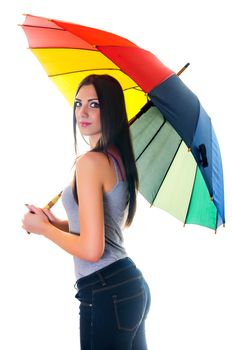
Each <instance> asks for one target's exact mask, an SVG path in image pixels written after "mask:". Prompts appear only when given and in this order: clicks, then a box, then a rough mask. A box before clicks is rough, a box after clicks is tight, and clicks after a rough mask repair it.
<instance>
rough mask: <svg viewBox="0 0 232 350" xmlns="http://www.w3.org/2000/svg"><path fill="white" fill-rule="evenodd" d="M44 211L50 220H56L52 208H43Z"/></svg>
mask: <svg viewBox="0 0 232 350" xmlns="http://www.w3.org/2000/svg"><path fill="white" fill-rule="evenodd" d="M43 212H44V214H45V215H46V216H47V217H48V219H49V220H50V221H52V220H54V215H53V213H52V212H51V211H50V209H45V208H44V209H43Z"/></svg>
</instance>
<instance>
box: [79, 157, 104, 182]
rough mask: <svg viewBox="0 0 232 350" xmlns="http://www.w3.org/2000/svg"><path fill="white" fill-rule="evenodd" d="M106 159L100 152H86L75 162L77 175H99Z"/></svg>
mask: <svg viewBox="0 0 232 350" xmlns="http://www.w3.org/2000/svg"><path fill="white" fill-rule="evenodd" d="M106 160H107V158H106V156H105V155H104V154H103V153H101V152H87V153H85V154H83V155H82V156H81V157H79V158H78V159H77V161H76V171H77V174H78V173H79V174H87V173H88V174H89V173H91V174H94V176H96V175H99V176H100V175H101V174H102V172H103V171H102V169H104V167H105V162H106Z"/></svg>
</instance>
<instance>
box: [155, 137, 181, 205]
mask: <svg viewBox="0 0 232 350" xmlns="http://www.w3.org/2000/svg"><path fill="white" fill-rule="evenodd" d="M182 142H183V140H181V141H180V143H179V146H178V147H177V149H176V152H175V154H174V156H173V158H172V161H171V162H170V164H169V167H168V169H167V171H166V173H165V175H164V177H163V180H162V181H161V183H160V185H159V188H158V191H156V194H155V196H154V198H153V199H152V201H151V206H152V205H153V203H154V201H155V199H156V196H157V194H158V193H159V190H160V188H161V186H162V185H163V182H164V180H165V178H166V176H167V174H168V172H169V169H170V168H171V166H172V163H173V162H174V159H175V157H176V155H177V152H178V150H179V148H180V146H181V144H182Z"/></svg>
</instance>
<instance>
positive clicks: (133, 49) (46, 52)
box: [22, 15, 225, 229]
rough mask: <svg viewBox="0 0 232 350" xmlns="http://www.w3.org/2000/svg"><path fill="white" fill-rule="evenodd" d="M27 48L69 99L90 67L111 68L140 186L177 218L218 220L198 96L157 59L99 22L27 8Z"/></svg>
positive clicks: (215, 173) (213, 224)
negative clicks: (92, 25)
mask: <svg viewBox="0 0 232 350" xmlns="http://www.w3.org/2000/svg"><path fill="white" fill-rule="evenodd" d="M22 27H23V29H24V31H25V33H26V36H27V39H28V42H29V47H30V48H31V50H32V52H33V53H34V54H35V55H36V57H37V58H38V60H39V61H40V63H41V64H42V66H43V67H44V69H45V70H46V72H47V74H48V76H49V78H50V79H51V80H52V81H53V82H54V83H55V84H56V86H57V87H58V88H59V89H60V91H61V92H62V94H63V95H64V96H65V97H66V98H67V100H68V101H69V103H70V104H73V101H74V96H75V92H76V89H77V86H78V84H79V82H80V81H81V80H82V79H83V78H84V77H85V76H87V75H89V74H110V75H112V76H113V77H115V78H116V79H117V80H118V81H119V82H120V84H121V86H122V88H123V91H124V95H125V101H126V108H127V112H128V118H129V122H130V124H131V126H130V129H131V134H132V141H133V146H134V152H135V157H136V162H137V167H138V173H139V179H140V187H139V191H140V192H141V193H142V195H143V196H144V197H145V198H146V199H147V200H148V201H149V203H150V204H151V205H155V206H157V207H160V208H162V209H164V210H166V211H168V212H169V213H171V214H172V215H174V216H175V217H177V218H178V219H180V220H181V221H183V222H184V223H193V224H199V225H202V226H206V227H210V228H213V229H216V228H217V227H218V226H220V225H221V224H222V223H225V216H224V185H223V171H222V162H221V156H220V150H219V146H218V143H217V138H216V136H215V133H214V130H213V127H212V124H211V120H210V118H209V116H208V115H207V113H206V112H205V110H204V109H203V107H202V106H201V104H200V102H199V100H198V98H197V96H196V95H195V94H193V93H192V92H191V91H190V90H189V89H188V87H187V86H186V85H185V84H184V83H183V82H182V81H181V80H180V78H179V77H178V76H177V75H176V74H175V73H174V72H173V71H172V70H170V69H169V68H167V67H166V66H165V65H163V64H162V63H161V62H160V61H159V60H158V58H157V57H156V56H155V55H153V54H152V53H150V52H149V51H146V50H144V49H142V48H140V47H138V46H137V45H135V44H134V43H132V42H131V41H129V40H127V39H125V38H122V37H120V36H117V35H115V34H112V33H109V32H105V31H102V30H99V29H94V28H89V27H85V26H81V25H77V24H73V23H68V22H63V21H59V20H53V19H52V20H51V19H46V18H42V17H35V16H31V15H27V16H26V18H25V22H24V24H23V25H22Z"/></svg>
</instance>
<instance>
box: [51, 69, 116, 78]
mask: <svg viewBox="0 0 232 350" xmlns="http://www.w3.org/2000/svg"><path fill="white" fill-rule="evenodd" d="M96 70H115V71H120V69H115V68H94V69H83V70H74V71H72V72H64V73H59V74H50V75H48V77H49V78H53V77H59V76H61V75H68V74H74V73H83V72H91V71H96Z"/></svg>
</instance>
